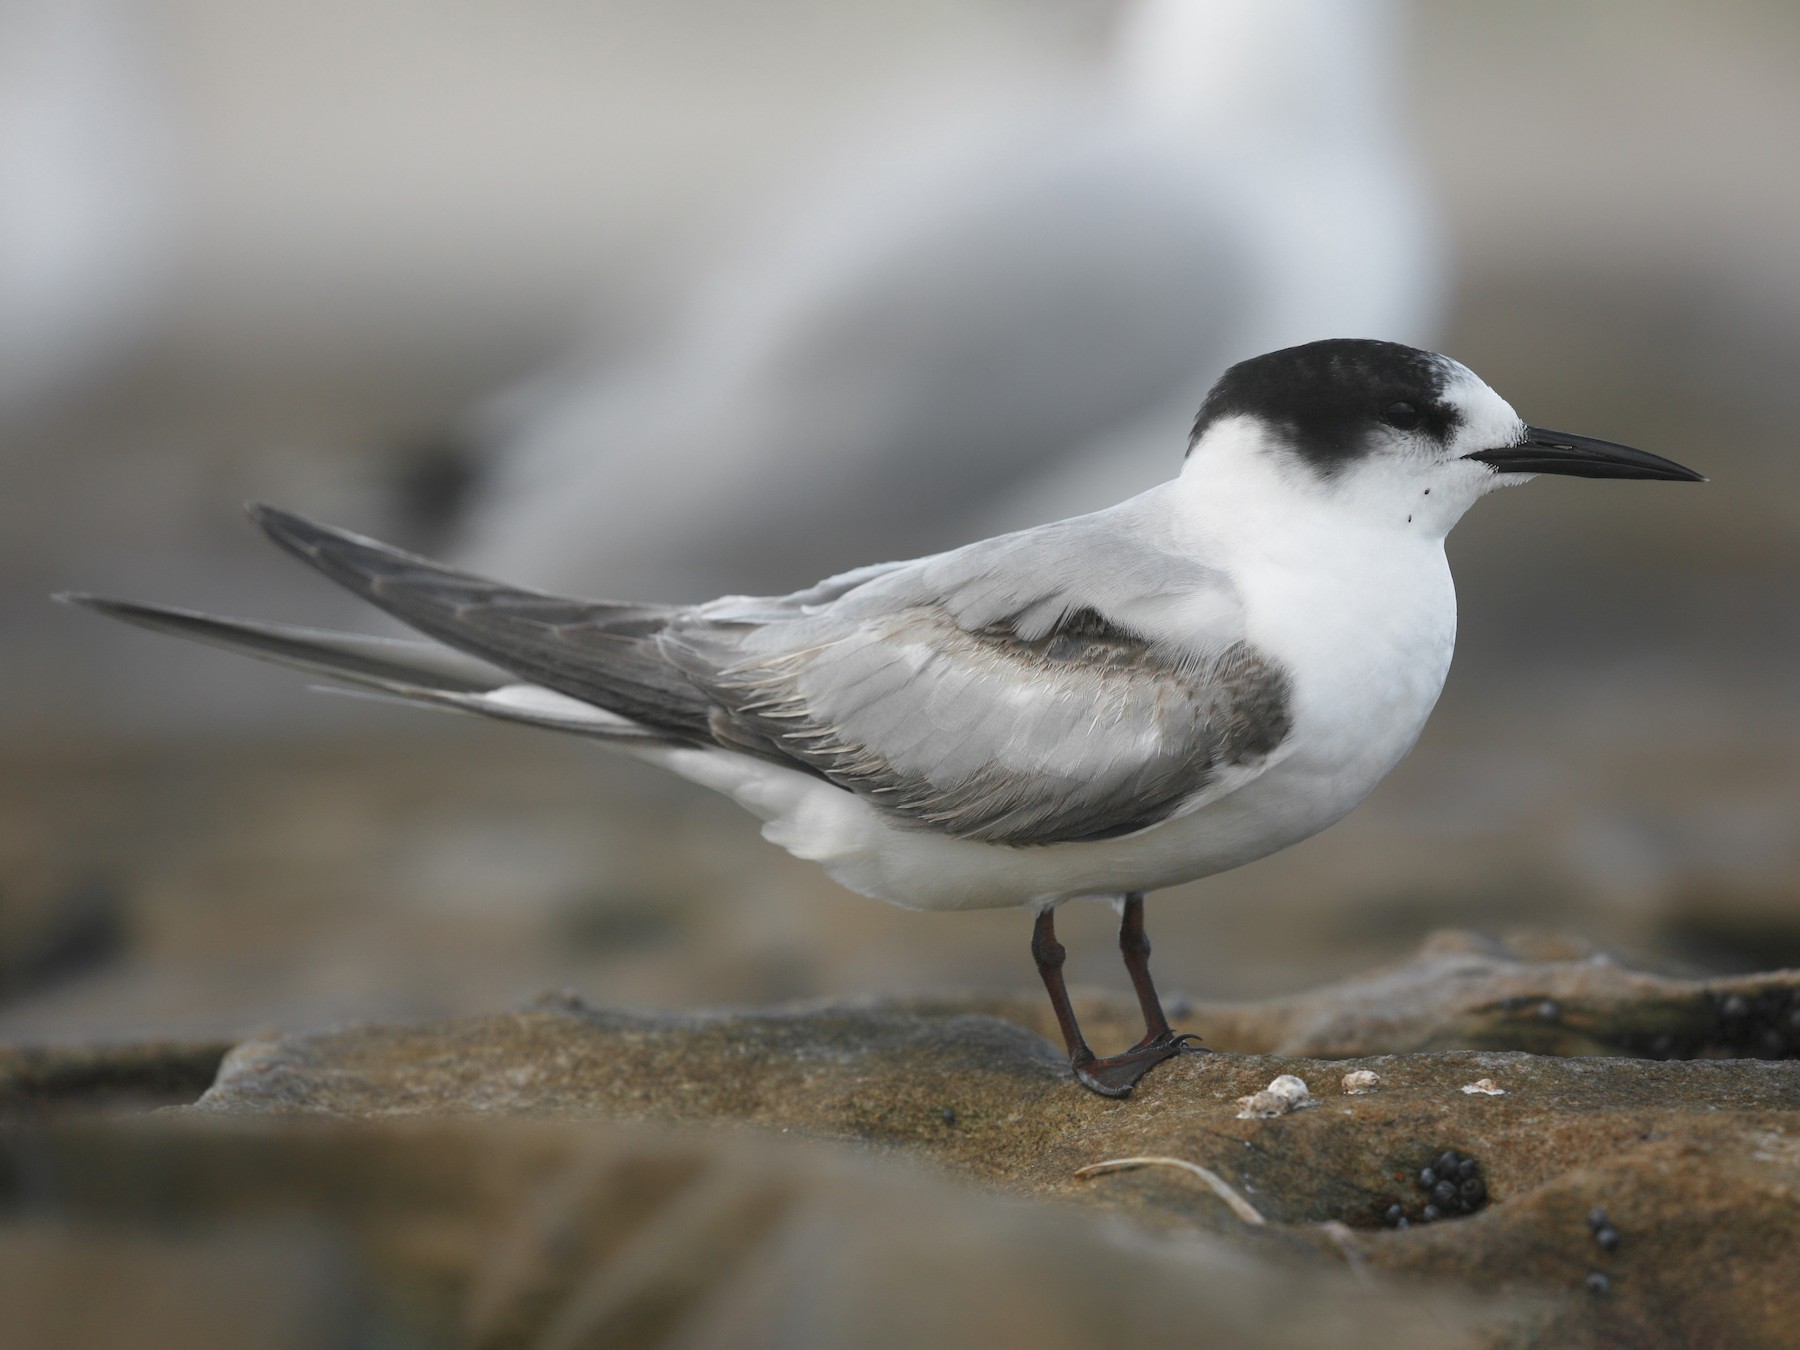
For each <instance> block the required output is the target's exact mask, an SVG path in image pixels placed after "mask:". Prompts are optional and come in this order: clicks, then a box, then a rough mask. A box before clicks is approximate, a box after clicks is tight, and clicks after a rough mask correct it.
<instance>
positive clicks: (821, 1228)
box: [0, 1116, 1532, 1350]
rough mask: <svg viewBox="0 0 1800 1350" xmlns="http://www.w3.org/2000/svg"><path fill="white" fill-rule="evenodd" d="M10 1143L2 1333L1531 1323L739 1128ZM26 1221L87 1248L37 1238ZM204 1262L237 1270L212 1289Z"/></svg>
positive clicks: (652, 1342)
mask: <svg viewBox="0 0 1800 1350" xmlns="http://www.w3.org/2000/svg"><path fill="white" fill-rule="evenodd" d="M26 1159H29V1165H30V1167H31V1169H32V1170H33V1172H34V1174H35V1181H34V1186H35V1188H36V1198H35V1201H34V1202H21V1200H20V1199H19V1198H18V1197H16V1196H13V1197H5V1196H4V1193H3V1192H0V1199H6V1200H9V1201H10V1203H8V1204H6V1205H5V1206H4V1209H5V1210H10V1211H11V1213H12V1216H13V1222H12V1223H11V1224H7V1223H4V1222H0V1256H4V1257H7V1258H9V1259H12V1258H16V1259H17V1260H18V1262H19V1264H17V1265H15V1266H13V1267H12V1269H11V1270H10V1271H7V1270H4V1269H0V1299H5V1300H7V1302H6V1304H5V1306H6V1308H7V1310H8V1313H9V1320H8V1325H9V1326H10V1327H17V1326H19V1325H21V1324H23V1325H28V1326H57V1327H58V1328H59V1329H62V1330H65V1331H73V1332H76V1333H79V1335H78V1337H77V1338H76V1339H66V1338H65V1339H63V1340H61V1341H49V1342H47V1343H51V1344H69V1345H77V1344H79V1345H82V1346H88V1345H95V1346H98V1345H115V1344H117V1345H125V1344H130V1345H151V1346H157V1347H160V1346H163V1345H170V1346H174V1345H198V1344H240V1345H249V1344H257V1345H276V1346H283V1347H286V1346H292V1347H296V1350H298V1348H299V1347H306V1350H311V1347H315V1346H316V1347H321V1350H322V1348H323V1347H326V1346H339V1345H345V1344H378V1345H384V1346H396V1347H412V1346H418V1347H425V1346H442V1345H467V1346H471V1347H475V1348H476V1350H499V1348H500V1347H511V1346H532V1347H544V1348H547V1350H557V1348H559V1347H575V1346H593V1347H605V1348H606V1350H633V1348H634V1347H649V1346H674V1345H679V1346H683V1347H691V1348H692V1350H764V1348H766V1350H852V1348H854V1350H915V1347H920V1346H932V1347H949V1348H950V1350H960V1348H962V1347H967V1350H978V1348H979V1350H987V1347H992V1346H997V1345H1028V1346H1031V1347H1034V1350H1085V1348H1086V1347H1094V1346H1102V1345H1130V1346H1134V1347H1139V1346H1141V1347H1162V1346H1167V1347H1171V1350H1173V1348H1174V1347H1186V1346H1192V1345H1195V1344H1217V1345H1231V1346H1244V1347H1249V1348H1250V1350H1257V1348H1258V1347H1270V1348H1271V1350H1273V1348H1274V1347H1288V1346H1294V1345H1299V1344H1313V1345H1326V1344H1328V1345H1333V1346H1340V1345H1341V1346H1348V1347H1367V1348H1368V1350H1408V1347H1420V1350H1426V1348H1427V1347H1429V1348H1430V1350H1438V1347H1444V1346H1475V1345H1479V1344H1483V1343H1486V1342H1487V1341H1488V1338H1489V1337H1490V1336H1491V1335H1492V1334H1494V1333H1495V1331H1496V1330H1500V1331H1505V1332H1508V1333H1511V1332H1516V1331H1521V1330H1522V1329H1524V1328H1525V1327H1527V1326H1529V1325H1530V1323H1529V1321H1528V1320H1527V1319H1528V1318H1529V1317H1530V1315H1531V1312H1532V1310H1530V1309H1522V1310H1521V1309H1515V1308H1514V1307H1512V1306H1511V1305H1508V1304H1504V1303H1501V1302H1498V1301H1496V1300H1491V1299H1480V1298H1470V1297H1468V1296H1467V1295H1465V1294H1457V1293H1454V1292H1453V1291H1451V1290H1449V1289H1447V1288H1438V1289H1433V1288H1429V1287H1425V1286H1423V1285H1420V1284H1416V1283H1413V1284H1409V1283H1404V1282H1389V1283H1388V1284H1387V1285H1386V1286H1384V1287H1380V1288H1370V1287H1367V1286H1366V1283H1365V1282H1363V1281H1359V1280H1358V1279H1357V1278H1356V1276H1355V1274H1354V1273H1353V1272H1352V1271H1351V1270H1349V1269H1348V1268H1346V1265H1345V1262H1344V1260H1343V1258H1342V1257H1332V1258H1330V1260H1329V1262H1328V1263H1327V1264H1324V1265H1323V1266H1322V1268H1320V1263H1319V1262H1317V1261H1315V1262H1314V1263H1313V1265H1314V1267H1315V1268H1313V1269H1308V1270H1305V1271H1302V1270H1300V1269H1298V1268H1296V1267H1295V1266H1294V1265H1292V1264H1291V1263H1277V1262H1274V1261H1271V1260H1269V1259H1266V1258H1265V1257H1262V1256H1259V1255H1258V1254H1256V1253H1253V1252H1248V1251H1244V1250H1240V1249H1237V1248H1236V1247H1234V1246H1232V1245H1230V1244H1228V1243H1225V1242H1223V1241H1220V1240H1218V1239H1214V1238H1206V1237H1195V1236H1187V1237H1176V1238H1166V1239H1157V1238H1154V1237H1152V1236H1150V1235H1146V1234H1142V1233H1136V1232H1133V1231H1132V1230H1130V1229H1128V1228H1125V1227H1122V1226H1120V1225H1117V1224H1109V1223H1106V1222H1102V1221H1100V1220H1099V1219H1097V1218H1096V1217H1095V1216H1093V1215H1088V1214H1082V1213H1080V1212H1078V1211H1075V1210H1073V1209H1071V1208H1069V1207H1064V1206H1055V1205H1049V1204H1045V1203H1042V1202H1036V1203H1030V1202H1020V1201H1017V1200H1006V1199H1004V1198H1002V1197H999V1196H996V1195H993V1194H989V1193H985V1192H982V1191H971V1190H970V1189H969V1188H968V1187H967V1186H966V1185H957V1184H956V1183H955V1182H953V1181H947V1180H946V1179H944V1178H942V1177H940V1176H932V1175H929V1174H926V1173H924V1172H922V1171H920V1170H919V1169H917V1168H915V1167H910V1166H907V1165H905V1164H904V1163H902V1162H900V1161H898V1160H895V1159H887V1158H876V1157H869V1156H866V1155H865V1156H851V1155H849V1154H848V1153H847V1152H846V1151H845V1150H842V1149H832V1148H822V1147H820V1146H818V1145H816V1144H815V1145H811V1146H806V1147H802V1146H799V1145H797V1144H795V1143H794V1142H792V1141H780V1140H770V1139H755V1138H748V1137H745V1136H743V1135H741V1134H739V1135H735V1136H731V1135H721V1134H718V1133H702V1132H694V1131H687V1132H673V1133H671V1132H667V1131H659V1132H651V1131H646V1130H644V1129H643V1128H641V1127H640V1128H632V1127H622V1126H616V1125H594V1124H592V1123H590V1124H588V1125H587V1126H584V1127H581V1128H575V1127H571V1126H567V1125H562V1126H557V1125H548V1124H545V1123H542V1122H525V1121H509V1122H495V1121H483V1122H470V1121H463V1122H444V1121H435V1122H420V1121H410V1122H395V1121H385V1122H380V1123H366V1122H365V1123H359V1124H355V1125H344V1124H341V1123H340V1124H329V1125H326V1124H321V1123H319V1122H316V1121H315V1122H286V1123H280V1122H268V1121H257V1120H244V1119H236V1120H220V1119H216V1118H215V1119H206V1118H203V1117H196V1116H190V1117H189V1118H187V1119H185V1120H176V1119H170V1118H168V1117H166V1116H165V1117H163V1118H160V1119H156V1120H152V1121H138V1122H112V1123H109V1124H108V1125H106V1126H105V1127H103V1128H96V1127H93V1126H82V1125H78V1124H69V1123H66V1122H65V1123H63V1124H60V1125H57V1126H55V1127H52V1128H50V1129H47V1130H39V1131H31V1132H24V1133H20V1132H13V1133H10V1134H5V1135H0V1164H4V1165H6V1166H8V1167H9V1168H12V1167H16V1166H17V1165H18V1164H19V1163H20V1162H21V1161H24V1160H26ZM34 1211H35V1212H38V1213H41V1212H44V1211H54V1212H55V1213H57V1214H59V1215H62V1216H67V1215H70V1214H77V1215H79V1216H80V1217H81V1221H82V1223H83V1225H84V1226H85V1229H86V1231H87V1233H88V1234H89V1238H88V1240H87V1241H85V1242H82V1241H77V1240H75V1239H74V1238H73V1236H72V1235H70V1234H69V1233H68V1232H67V1231H66V1230H62V1232H61V1234H60V1236H61V1240H60V1241H57V1240H50V1241H46V1238H45V1233H46V1232H47V1231H48V1232H50V1233H52V1234H56V1233H58V1230H56V1229H53V1228H50V1229H47V1227H46V1225H45V1224H43V1223H42V1222H41V1221H39V1222H34V1221H33V1220H34ZM95 1233H99V1234H102V1236H100V1237H98V1238H96V1237H94V1236H93V1235H94V1234H95ZM171 1233H176V1234H182V1235H184V1236H183V1237H182V1238H181V1240H180V1241H179V1242H177V1243H176V1244H174V1245H173V1246H171V1243H170V1237H169V1235H170V1234H171ZM183 1243H185V1249H184V1247H183V1245H182V1244H183ZM283 1244H285V1246H284V1245H283ZM284 1250H285V1251H286V1252H287V1253H288V1255H289V1259H290V1260H291V1262H292V1273H291V1278H289V1279H288V1280H285V1281H284V1280H282V1279H280V1278H278V1276H277V1274H276V1272H272V1271H271V1270H270V1260H269V1258H270V1257H272V1256H275V1255H278V1254H280V1253H281V1252H282V1251H284ZM221 1253H226V1254H230V1255H231V1256H232V1258H233V1259H230V1260H226V1261H223V1262H219V1261H218V1260H217V1258H218V1256H219V1255H220V1254H221ZM184 1258H185V1259H184ZM209 1259H210V1260H213V1261H215V1264H214V1266H213V1267H212V1269H213V1270H214V1271H215V1272H216V1273H217V1277H218V1279H219V1280H220V1281H221V1282H222V1281H228V1280H234V1281H237V1282H238V1284H237V1285H228V1284H227V1285H222V1284H210V1285H209V1284H208V1282H207V1281H206V1280H205V1278H204V1271H203V1270H202V1269H200V1268H198V1267H197V1265H196V1262H197V1261H200V1260H209ZM333 1267H335V1268H336V1272H337V1278H335V1279H330V1280H322V1279H321V1275H322V1273H326V1272H329V1271H330V1270H331V1269H332V1268H333ZM171 1286H173V1290H172V1292H171ZM96 1288H106V1289H107V1290H108V1291H109V1295H110V1296H109V1298H107V1299H101V1300H91V1299H90V1300H87V1301H86V1302H81V1301H80V1299H81V1291H82V1290H91V1289H96ZM38 1290H42V1291H44V1296H43V1297H34V1293H35V1292H36V1291H38ZM52 1292H53V1293H54V1295H55V1300H56V1301H54V1302H52V1301H50V1299H49V1294H50V1293H52ZM71 1296H73V1298H74V1299H75V1302H74V1305H73V1306H71ZM252 1297H253V1298H255V1299H257V1300H260V1301H261V1302H262V1305H263V1307H264V1310H265V1315H264V1316H263V1317H262V1318H261V1319H256V1318H252V1317H246V1316H245V1309H244V1307H243V1304H244V1302H245V1300H246V1298H252ZM71 1324H73V1325H72V1326H71ZM171 1327H172V1328H173V1330H174V1332H175V1333H181V1334H198V1333H199V1332H201V1331H219V1330H221V1329H223V1330H224V1331H225V1332H227V1333H233V1334H234V1335H235V1338H234V1339H233V1338H228V1339H225V1340H186V1341H184V1340H181V1339H179V1336H178V1335H174V1334H170V1330H169V1329H170V1328H171Z"/></svg>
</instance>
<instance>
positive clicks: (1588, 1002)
mask: <svg viewBox="0 0 1800 1350" xmlns="http://www.w3.org/2000/svg"><path fill="white" fill-rule="evenodd" d="M1168 1003H1169V1016H1170V1019H1171V1020H1172V1021H1173V1022H1174V1023H1175V1025H1176V1026H1177V1027H1178V1028H1180V1029H1182V1030H1194V1031H1198V1032H1200V1033H1201V1034H1202V1035H1203V1036H1205V1038H1206V1043H1207V1044H1208V1045H1210V1046H1212V1047H1214V1048H1215V1049H1220V1050H1236V1051H1243V1052H1254V1053H1273V1054H1283V1055H1307V1056H1313V1057H1318V1058H1327V1059H1330V1058H1348V1057H1351V1056H1356V1055H1371V1054H1400V1053H1405V1052H1408V1051H1415V1050H1528V1051H1530V1052H1532V1053H1533V1054H1540V1055H1629V1056H1633V1057H1641V1058H1647V1059H1695V1058H1731V1057H1745V1058H1760V1059H1786V1058H1793V1057H1796V1056H1800V971H1795V970H1782V971H1773V972H1769V973H1766V974H1760V975H1741V976H1732V977H1729V978H1724V979H1715V980H1686V979H1675V978H1671V977H1668V976H1663V975H1651V974H1646V973H1644V972H1642V971H1636V970H1628V969H1626V968H1624V967H1622V966H1620V965H1617V964H1615V963H1614V962H1613V961H1611V960H1609V959H1608V958H1607V957H1605V956H1603V955H1598V954H1591V955H1590V954H1581V955H1571V954H1568V953H1566V952H1555V953H1553V954H1549V955H1546V954H1541V953H1538V952H1530V951H1526V952H1520V951H1517V950H1515V949H1512V948H1509V947H1507V946H1504V945H1502V944H1499V943H1495V942H1491V941H1489V940H1487V939H1484V938H1481V937H1478V936H1476V935H1474V934H1469V933H1459V932H1444V933H1438V934H1436V935H1434V936H1433V937H1432V938H1430V939H1429V940H1427V941H1426V943H1425V944H1424V946H1423V947H1422V948H1421V950H1420V952H1419V954H1418V955H1417V956H1416V957H1415V958H1414V959H1413V960H1412V961H1409V962H1407V963H1405V964H1404V965H1400V966H1395V967H1392V968H1391V969H1387V970H1380V971H1375V972H1373V973H1371V974H1368V975H1362V976H1358V977H1357V978H1355V979H1353V980H1346V981H1344V982H1342V983H1340V984H1334V985H1327V986H1326V987H1324V988H1322V989H1316V990H1309V991H1307V992H1305V993H1301V994H1293V995H1289V996H1287V997H1284V998H1275V999H1265V1000H1260V1001H1257V1002H1253V1003H1206V1002H1199V1001H1195V1000H1191V999H1171V1000H1168ZM907 1006H909V1007H912V1008H914V1009H916V1010H917V1011H921V1012H926V1011H972V1010H975V1009H977V1008H979V1009H980V1010H981V1011H986V1012H991V1013H994V1014H995V1015H996V1016H1000V1017H1005V1018H1008V1019H1009V1020H1012V1021H1016V1022H1018V1023H1020V1024H1021V1025H1022V1026H1028V1027H1030V1028H1031V1029H1032V1030H1034V1031H1036V1032H1038V1034H1039V1035H1042V1036H1045V1037H1049V1038H1054V1037H1055V1035H1056V1028H1055V1024H1054V1022H1053V1021H1052V1019H1051V1017H1050V1013H1049V1009H1048V1008H1047V1007H1046V1006H1044V1001H1043V1000H1042V999H1040V998H1033V997H1012V998H987V999H978V1000H965V1001H946V1000H918V1001H914V1002H912V1003H910V1004H908V1005H907ZM1078 1011H1079V1012H1080V1014H1081V1018H1082V1025H1083V1027H1084V1028H1088V1029H1089V1030H1090V1033H1091V1034H1090V1036H1089V1039H1090V1040H1092V1041H1093V1042H1094V1043H1095V1044H1096V1045H1110V1044H1112V1043H1113V1042H1115V1041H1119V1042H1121V1043H1123V1044H1129V1043H1130V1042H1131V1041H1133V1040H1135V1039H1137V1036H1138V1033H1139V1023H1138V1022H1137V1007H1136V1004H1135V1003H1134V1002H1132V1001H1131V1000H1125V999H1108V998H1092V997H1090V998H1087V999H1085V1000H1079V1001H1078Z"/></svg>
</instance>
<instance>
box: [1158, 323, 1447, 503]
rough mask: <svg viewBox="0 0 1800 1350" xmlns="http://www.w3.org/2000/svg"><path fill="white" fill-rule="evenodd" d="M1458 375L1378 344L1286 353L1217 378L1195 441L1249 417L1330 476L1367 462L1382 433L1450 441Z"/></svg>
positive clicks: (1344, 343)
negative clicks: (1226, 421)
mask: <svg viewBox="0 0 1800 1350" xmlns="http://www.w3.org/2000/svg"><path fill="white" fill-rule="evenodd" d="M1452 369H1453V367H1452V365H1451V363H1449V362H1447V361H1445V359H1444V358H1443V357H1441V356H1438V355H1437V354H1436V353H1434V352H1427V351H1420V350H1419V349H1418V348H1417V347H1406V346H1402V345H1401V344H1400V343H1398V342H1379V341H1376V340H1375V339H1373V338H1330V339H1327V340H1326V341H1323V342H1308V343H1306V344H1305V345H1304V346H1300V347H1284V348H1282V350H1280V351H1278V352H1268V353H1266V354H1264V355H1262V356H1253V357H1251V358H1250V359H1249V360H1248V361H1240V362H1238V363H1237V364H1236V365H1235V366H1233V367H1231V369H1229V370H1227V371H1226V372H1225V373H1224V374H1223V375H1221V376H1220V377H1219V382H1218V383H1217V384H1215V385H1214V386H1213V387H1212V391H1211V392H1210V393H1208V394H1207V396H1206V402H1204V403H1202V404H1201V405H1200V415H1199V416H1198V417H1197V418H1195V419H1194V434H1193V441H1198V440H1199V439H1200V437H1201V436H1202V435H1204V434H1205V433H1206V431H1207V429H1208V428H1209V427H1211V426H1212V425H1213V423H1215V422H1217V421H1219V420H1221V419H1222V418H1226V417H1236V416H1244V415H1248V416H1251V417H1256V418H1259V419H1261V420H1262V421H1264V422H1267V423H1269V424H1270V425H1271V426H1274V427H1276V428H1278V429H1279V430H1280V431H1281V432H1282V433H1283V434H1284V435H1285V437H1286V439H1287V440H1288V442H1289V445H1290V447H1291V448H1292V449H1293V450H1294V452H1295V453H1296V454H1298V455H1299V456H1300V457H1301V458H1302V459H1304V460H1305V461H1306V462H1307V463H1308V464H1310V465H1311V466H1312V467H1313V468H1314V469H1315V470H1317V471H1318V472H1320V473H1322V474H1325V475H1330V474H1333V473H1336V472H1337V471H1338V470H1340V469H1342V468H1343V467H1344V466H1345V465H1346V464H1349V463H1351V462H1352V461H1354V460H1355V459H1357V458H1358V457H1359V456H1361V455H1362V454H1363V453H1364V451H1365V450H1366V449H1367V448H1368V445H1369V436H1370V433H1371V432H1373V431H1375V430H1376V429H1377V428H1379V427H1386V428H1389V429H1393V430H1401V431H1410V430H1418V431H1422V432H1424V433H1426V434H1427V435H1430V436H1434V437H1436V438H1438V439H1439V440H1443V439H1446V438H1447V437H1448V436H1449V435H1450V434H1451V433H1452V432H1453V431H1454V430H1455V429H1456V426H1457V423H1458V422H1460V421H1461V416H1460V414H1458V412H1457V411H1456V409H1455V408H1453V407H1451V406H1450V405H1449V404H1447V403H1445V402H1444V399H1443V394H1444V389H1445V387H1446V386H1447V385H1448V383H1449V378H1450V372H1451V370H1452ZM1189 444H1190V448H1191V447H1192V442H1190V443H1189Z"/></svg>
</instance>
